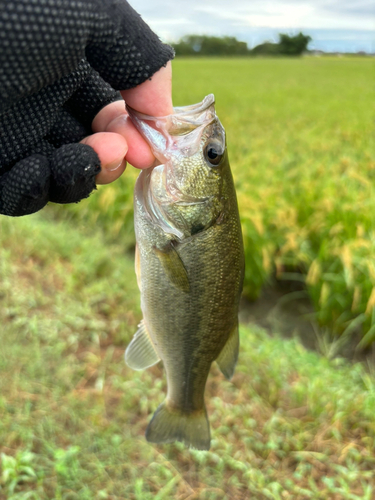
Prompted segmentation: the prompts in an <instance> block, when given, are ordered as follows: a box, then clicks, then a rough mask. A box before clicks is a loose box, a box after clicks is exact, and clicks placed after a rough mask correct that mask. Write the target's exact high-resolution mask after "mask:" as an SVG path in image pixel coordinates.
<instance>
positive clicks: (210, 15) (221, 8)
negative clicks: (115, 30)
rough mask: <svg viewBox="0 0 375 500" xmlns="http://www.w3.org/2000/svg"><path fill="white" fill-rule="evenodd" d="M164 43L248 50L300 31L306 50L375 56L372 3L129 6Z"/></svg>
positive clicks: (145, 2)
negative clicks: (194, 39) (225, 43)
mask: <svg viewBox="0 0 375 500" xmlns="http://www.w3.org/2000/svg"><path fill="white" fill-rule="evenodd" d="M129 3H130V4H131V5H132V6H133V7H134V8H135V9H136V10H137V11H138V12H139V14H141V16H142V17H143V19H144V20H145V21H146V22H147V23H148V24H149V25H150V26H151V28H152V29H153V30H154V31H155V32H156V33H157V34H158V35H159V37H160V38H161V39H162V40H163V41H166V42H168V41H169V42H171V41H177V40H178V39H179V38H181V37H182V36H183V35H187V34H205V35H215V36H224V35H229V36H235V37H236V38H237V39H238V40H241V41H244V42H247V44H248V46H249V47H250V48H252V47H254V46H255V45H258V44H259V43H262V42H264V41H266V40H268V41H277V40H278V33H288V34H291V35H293V34H296V33H298V32H299V31H303V33H304V34H307V35H310V36H311V37H312V39H313V41H312V42H311V43H310V45H309V49H317V50H324V51H326V52H358V51H365V52H372V53H374V52H375V2H374V0H306V1H305V0H272V1H270V0H129Z"/></svg>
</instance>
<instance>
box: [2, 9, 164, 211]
mask: <svg viewBox="0 0 375 500" xmlns="http://www.w3.org/2000/svg"><path fill="white" fill-rule="evenodd" d="M172 57H173V50H172V49H171V47H169V46H168V45H164V44H162V43H161V42H160V40H159V39H158V37H157V36H156V35H155V34H154V33H153V32H152V31H151V30H150V28H149V27H148V26H147V25H146V24H145V23H144V22H143V21H142V19H141V18H140V16H139V15H138V14H137V13H136V12H135V11H134V10H133V9H132V8H131V7H130V6H129V4H127V3H126V1H125V0H7V1H6V2H1V3H0V213H2V214H6V215H13V216H17V215H26V214H30V213H33V212H36V211H38V210H40V209H41V208H43V206H44V205H45V204H46V203H47V202H48V201H49V200H50V201H54V202H57V203H71V202H77V201H79V200H81V199H82V198H86V197H87V196H89V194H90V192H91V191H92V190H93V189H94V188H95V176H96V175H97V174H98V173H99V172H100V161H99V158H98V156H97V154H96V153H95V151H94V150H93V149H92V148H91V147H90V146H87V145H84V144H77V142H79V141H80V140H81V139H83V138H84V137H85V136H87V135H89V134H90V133H91V132H92V131H91V122H92V120H93V118H94V117H95V115H96V114H97V113H98V112H99V111H100V109H102V108H103V107H104V106H106V105H107V104H109V103H111V102H113V101H115V100H118V99H121V96H120V94H119V92H116V91H115V90H114V89H118V90H126V89H129V88H133V87H135V86H136V85H139V84H140V83H142V82H144V81H145V80H146V79H147V78H150V77H151V76H152V75H153V74H154V73H155V72H156V71H158V70H159V69H160V68H161V67H162V66H163V65H165V64H166V63H167V62H168V61H169V60H170V59H172ZM97 72H98V73H97Z"/></svg>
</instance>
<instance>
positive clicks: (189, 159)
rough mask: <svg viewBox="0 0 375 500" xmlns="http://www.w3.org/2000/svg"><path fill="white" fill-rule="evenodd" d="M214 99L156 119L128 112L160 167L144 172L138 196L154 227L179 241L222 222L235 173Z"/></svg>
mask: <svg viewBox="0 0 375 500" xmlns="http://www.w3.org/2000/svg"><path fill="white" fill-rule="evenodd" d="M214 104H215V101H214V96H213V95H212V94H210V95H209V96H207V97H205V99H204V100H203V101H202V102H201V103H199V104H195V105H193V106H185V107H176V108H174V113H173V114H172V115H168V116H164V117H151V116H147V115H144V114H142V113H139V112H137V111H135V110H133V109H131V108H129V107H127V110H128V113H129V115H130V117H131V120H132V122H133V123H134V125H135V126H136V128H137V129H138V131H139V132H140V133H141V135H142V136H143V137H144V138H145V139H146V141H147V142H148V144H149V145H150V147H151V149H152V151H153V153H154V155H155V157H156V158H157V160H158V161H159V162H160V165H158V166H156V167H153V168H150V169H147V170H144V171H142V173H141V174H140V177H139V179H138V181H137V185H136V196H138V199H142V203H143V204H144V207H145V209H146V211H147V212H148V214H149V216H150V217H151V219H152V220H153V222H154V223H156V224H158V225H159V226H160V227H161V228H162V229H163V231H164V232H166V233H168V234H171V235H173V237H176V238H177V239H179V240H183V239H184V238H186V237H189V236H191V235H194V234H196V233H198V232H201V231H203V230H205V229H207V228H209V227H210V226H212V225H213V224H214V223H215V221H216V220H217V219H218V218H219V217H220V214H221V213H222V211H223V208H224V205H225V200H224V197H223V175H224V173H225V171H226V169H229V163H228V159H227V151H226V141H225V131H224V128H223V126H222V125H221V123H220V120H219V119H218V117H217V115H216V113H215V107H214Z"/></svg>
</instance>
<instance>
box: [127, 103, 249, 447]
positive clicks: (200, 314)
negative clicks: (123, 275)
mask: <svg viewBox="0 0 375 500" xmlns="http://www.w3.org/2000/svg"><path fill="white" fill-rule="evenodd" d="M207 110H208V111H209V112H207ZM177 113H178V114H179V117H178V118H179V120H178V124H179V126H180V127H181V130H185V129H186V128H187V125H186V123H185V122H186V121H188V126H189V127H190V129H189V130H190V132H188V134H185V136H184V142H183V144H184V147H185V150H186V151H187V156H184V154H183V153H182V152H181V150H179V149H178V148H177V146H178V141H177V142H175V137H176V135H177V136H178V126H177V125H176V123H177V121H175V122H174V128H173V130H171V128H169V130H168V126H169V125H168V124H170V123H171V120H170V117H165V118H164V119H163V118H160V117H159V118H153V117H146V116H145V115H141V114H140V113H138V112H136V111H134V110H131V109H129V114H130V116H131V118H132V120H133V123H134V124H135V125H136V127H137V128H138V130H139V131H140V132H141V133H142V134H143V135H144V137H145V138H146V140H148V142H149V144H150V146H151V147H152V149H153V151H154V154H155V155H156V157H157V158H158V159H159V160H160V161H161V162H164V163H162V165H161V166H159V167H157V169H158V170H155V172H154V174H153V169H148V170H147V171H142V172H141V174H140V176H139V178H138V180H137V183H136V188H135V199H134V212H135V219H134V223H135V232H136V240H137V258H136V271H137V277H138V283H139V286H140V291H141V308H142V312H143V318H144V319H143V323H142V325H141V327H140V330H139V331H138V332H137V334H136V335H135V337H134V339H133V340H132V342H131V343H130V345H129V346H128V349H127V351H126V355H125V357H126V361H127V363H128V365H129V366H130V367H133V368H136V369H142V368H146V367H148V366H151V365H152V364H154V363H156V362H157V361H159V360H160V359H161V360H162V361H163V364H164V367H165V371H166V377H167V383H168V391H167V397H166V400H165V402H164V403H162V404H161V405H160V406H159V408H158V409H157V410H156V412H155V414H154V416H153V418H152V420H151V422H150V424H149V426H148V429H147V431H146V438H147V439H148V440H149V441H151V442H155V443H167V442H172V441H174V440H179V441H183V442H185V443H186V444H187V445H188V446H192V447H194V448H197V449H208V448H209V446H210V429H209V423H208V420H207V412H206V408H205V402H204V391H205V385H206V381H207V377H208V374H209V370H210V367H211V364H212V362H213V361H215V360H216V361H217V362H218V364H219V367H220V368H221V370H222V372H223V373H224V375H225V376H226V377H227V378H230V377H231V376H232V374H233V371H234V368H235V364H236V361H237V356H238V345H239V343H238V342H239V341H238V305H239V299H240V294H241V290H242V281H243V274H244V252H243V243H242V234H241V225H240V220H239V214H238V207H237V201H236V193H235V189H234V184H233V179H232V174H231V171H230V167H229V162H228V156H227V152H226V144H225V133H224V129H223V128H222V126H221V124H220V121H219V120H218V118H217V117H216V115H215V113H214V99H213V96H212V95H210V96H207V97H206V98H205V99H204V100H203V101H202V103H199V104H198V105H195V106H189V107H186V108H176V110H175V114H177ZM213 116H214V117H215V119H214V120H213V119H212V117H213ZM205 120H206V121H205ZM194 123H195V124H196V128H194ZM198 128H200V130H201V132H200V135H198V134H197V133H194V132H195V131H196V130H197V129H198ZM172 133H173V134H174V135H171V134H172ZM189 134H192V140H191V144H189ZM160 136H161V137H160ZM194 141H195V142H194ZM187 144H188V145H189V147H188V148H186V145H187ZM168 145H169V146H168ZM207 148H211V149H215V148H216V149H215V151H217V153H218V154H217V155H216V158H217V159H216V160H212V161H218V164H217V165H214V164H211V163H210V161H211V160H210V158H209V157H208V156H207ZM215 154H216V153H212V152H211V156H213V157H215ZM163 172H164V173H165V175H163V176H162V177H160V176H161V174H162V173H163ZM153 175H154V177H153ZM161 179H163V182H164V184H163V182H161ZM177 181H178V189H174V188H175V187H176V185H177ZM168 183H169V184H168ZM150 197H153V198H152V203H150ZM186 200H189V201H186ZM155 204H156V205H157V206H156V208H155ZM150 207H154V210H152V209H150ZM199 224H200V225H201V227H199ZM197 227H198V229H197ZM142 353H144V354H143V357H142Z"/></svg>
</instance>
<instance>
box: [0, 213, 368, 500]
mask: <svg viewBox="0 0 375 500" xmlns="http://www.w3.org/2000/svg"><path fill="white" fill-rule="evenodd" d="M0 283H1V285H0V295H1V308H0V321H1V324H2V330H1V339H2V348H1V352H0V394H1V396H0V411H1V419H0V452H1V453H2V455H1V479H0V499H1V500H5V499H7V500H28V499H33V500H44V499H61V500H62V499H64V500H73V499H79V500H86V499H87V500H89V499H90V500H91V499H109V500H120V499H121V500H122V499H124V500H125V499H126V500H151V499H157V500H162V499H164V500H166V499H179V500H188V499H189V500H194V499H197V500H198V499H199V500H201V499H203V500H216V499H220V500H222V499H227V500H229V499H233V498H236V499H239V500H242V499H249V500H250V499H256V500H258V499H259V500H263V499H272V500H285V499H288V498H290V499H293V500H305V499H322V500H323V499H327V498H330V499H334V500H341V499H348V500H357V499H361V500H371V499H372V498H374V495H375V478H374V474H373V469H374V463H375V453H374V449H375V446H374V445H375V442H374V440H375V411H374V410H375V383H374V377H373V373H372V371H369V370H366V369H365V368H364V367H363V365H361V364H359V363H357V364H350V363H349V362H347V361H345V360H344V359H342V358H336V359H334V360H328V359H327V358H324V357H321V356H319V355H318V354H316V353H314V352H311V351H306V350H305V349H304V348H303V347H302V346H301V344H300V343H299V342H298V340H285V339H282V338H280V337H278V336H277V335H275V336H274V337H272V338H271V337H269V336H268V335H267V334H266V333H265V332H264V331H263V330H261V329H259V328H255V327H252V328H249V327H245V326H242V328H241V353H240V360H239V365H238V368H237V370H236V374H235V376H234V378H233V381H232V382H228V381H226V380H225V379H224V377H223V376H222V375H221V374H220V372H219V370H218V369H217V367H216V366H214V367H213V368H212V370H211V374H210V377H209V382H208V386H207V392H206V399H207V406H208V413H209V418H210V422H211V427H212V434H213V439H212V448H211V450H210V451H209V452H199V451H194V450H187V449H185V448H184V447H183V446H182V445H180V444H178V443H177V444H172V445H167V446H153V445H150V444H148V443H147V442H146V441H145V438H144V431H145V428H146V425H147V422H148V421H149V419H150V417H151V414H152V412H153V411H154V410H155V409H156V407H157V405H158V404H159V403H160V402H161V400H162V399H163V397H164V394H165V389H166V383H165V378H164V374H163V368H162V366H160V365H157V366H155V367H153V368H151V369H149V370H146V371H145V372H134V371H132V370H130V369H129V368H127V366H126V365H125V363H124V360H123V353H124V349H125V347H126V345H127V343H128V342H129V340H130V338H131V336H132V334H133V333H134V331H135V329H136V325H137V323H138V321H139V320H140V318H141V316H140V308H139V295H138V291H137V286H136V280H135V276H134V271H133V256H132V253H126V252H124V249H123V246H122V245H120V244H118V243H109V242H108V241H107V240H106V238H105V236H103V232H102V231H101V229H100V228H96V229H95V228H92V229H91V230H90V231H87V228H84V227H83V228H82V227H80V226H79V225H72V224H70V223H68V222H66V221H59V222H57V221H56V220H55V218H54V217H53V216H51V214H50V213H49V212H48V211H45V212H44V214H41V215H35V216H30V217H27V218H23V219H14V220H13V219H6V218H2V219H1V220H0Z"/></svg>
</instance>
